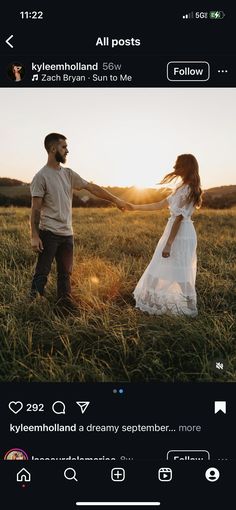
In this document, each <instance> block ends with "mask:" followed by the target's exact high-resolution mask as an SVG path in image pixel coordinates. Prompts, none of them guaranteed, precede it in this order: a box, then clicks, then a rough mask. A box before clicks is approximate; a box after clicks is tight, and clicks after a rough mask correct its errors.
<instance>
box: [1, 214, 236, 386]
mask: <svg viewBox="0 0 236 510" xmlns="http://www.w3.org/2000/svg"><path fill="white" fill-rule="evenodd" d="M29 213H30V211H29V209H23V208H22V209H21V208H14V207H12V208H1V210H0V224H1V244H0V266H1V267H0V303H1V304H0V321H1V326H0V340H1V349H0V379H1V381H54V382H56V381H82V382H83V381H166V382H173V381H182V382H183V381H184V382H185V381H186V382H187V381H211V380H215V381H236V342H235V308H236V297H235V296H236V292H235V281H236V278H235V266H236V262H235V261H236V243H235V231H236V210H233V209H232V210H223V211H220V210H219V211H216V210H206V209H202V210H200V211H199V212H197V213H196V214H195V216H194V218H193V219H194V222H195V223H194V224H195V228H196V231H197V235H198V272H197V285H196V287H197V294H198V309H199V315H198V317H197V318H195V319H189V318H182V317H181V318H180V317H179V318H176V317H171V316H159V317H155V316H149V315H147V314H146V313H143V312H140V311H138V310H136V309H135V308H134V302H133V298H132V291H133V289H134V287H135V285H136V283H137V281H138V279H139V278H140V276H141V274H142V272H143V270H144V269H145V267H146V266H147V264H148V262H149V260H150V258H151V256H152V254H153V251H154V249H155V246H156V244H157V241H158V239H159V237H160V236H161V234H162V232H163V229H164V227H165V224H166V220H167V217H168V212H166V211H165V212H162V213H160V212H158V213H156V212H149V213H143V212H135V213H125V214H122V213H121V212H120V211H118V210H117V209H74V210H73V217H74V232H75V259H74V269H73V278H72V283H73V294H74V298H75V300H76V301H77V303H78V306H79V308H80V314H79V315H76V314H74V315H71V316H68V317H65V318H62V317H58V316H57V315H56V313H55V311H54V301H55V297H56V296H55V277H56V274H55V267H54V266H53V270H52V273H51V275H50V277H49V280H48V285H47V300H46V301H43V302H42V300H40V299H38V300H36V302H35V303H33V304H30V303H29V302H28V300H27V293H28V289H29V286H30V280H31V277H32V274H33V270H34V266H35V261H36V255H35V254H34V253H32V251H31V248H30V242H29ZM217 357H218V358H219V359H221V358H224V359H225V361H226V362H227V370H226V371H224V372H222V373H221V372H220V373H219V374H218V375H217V374H216V373H215V372H214V371H213V370H212V361H213V360H214V359H215V358H217Z"/></svg>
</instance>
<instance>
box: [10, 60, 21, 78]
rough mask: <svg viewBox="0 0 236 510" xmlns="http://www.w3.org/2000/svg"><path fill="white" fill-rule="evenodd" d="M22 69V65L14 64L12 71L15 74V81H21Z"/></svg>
mask: <svg viewBox="0 0 236 510" xmlns="http://www.w3.org/2000/svg"><path fill="white" fill-rule="evenodd" d="M21 70H22V66H20V65H17V64H15V65H13V66H12V73H13V75H14V79H15V81H21Z"/></svg>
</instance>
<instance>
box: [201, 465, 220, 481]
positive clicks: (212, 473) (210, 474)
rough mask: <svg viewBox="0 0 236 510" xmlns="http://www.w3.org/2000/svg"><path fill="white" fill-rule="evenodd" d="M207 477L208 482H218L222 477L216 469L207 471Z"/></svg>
mask: <svg viewBox="0 0 236 510" xmlns="http://www.w3.org/2000/svg"><path fill="white" fill-rule="evenodd" d="M205 476H206V479H207V480H208V482H216V481H217V480H218V479H219V477H220V472H219V470H218V469H216V468H209V469H207V470H206V473H205Z"/></svg>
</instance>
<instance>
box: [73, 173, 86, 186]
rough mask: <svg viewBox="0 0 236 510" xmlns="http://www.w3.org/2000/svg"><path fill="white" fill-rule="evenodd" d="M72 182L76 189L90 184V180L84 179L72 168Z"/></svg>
mask: <svg viewBox="0 0 236 510" xmlns="http://www.w3.org/2000/svg"><path fill="white" fill-rule="evenodd" d="M71 182H72V188H76V189H83V188H84V187H85V186H86V185H87V184H88V181H86V180H85V179H83V178H82V177H81V176H80V175H79V174H77V172H74V170H71Z"/></svg>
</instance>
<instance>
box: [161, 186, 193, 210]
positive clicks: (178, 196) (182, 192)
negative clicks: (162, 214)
mask: <svg viewBox="0 0 236 510" xmlns="http://www.w3.org/2000/svg"><path fill="white" fill-rule="evenodd" d="M189 191H190V189H189V186H188V185H186V186H184V187H183V188H179V189H177V190H176V191H175V193H172V194H171V195H170V196H169V197H167V202H168V204H169V208H170V210H171V212H172V214H173V215H174V216H180V215H182V216H183V217H184V218H189V216H191V212H192V209H193V203H192V202H190V203H189V202H188V195H189Z"/></svg>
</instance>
